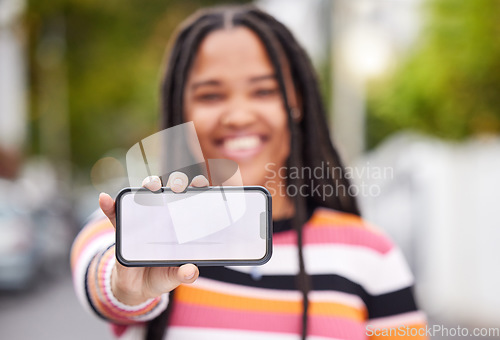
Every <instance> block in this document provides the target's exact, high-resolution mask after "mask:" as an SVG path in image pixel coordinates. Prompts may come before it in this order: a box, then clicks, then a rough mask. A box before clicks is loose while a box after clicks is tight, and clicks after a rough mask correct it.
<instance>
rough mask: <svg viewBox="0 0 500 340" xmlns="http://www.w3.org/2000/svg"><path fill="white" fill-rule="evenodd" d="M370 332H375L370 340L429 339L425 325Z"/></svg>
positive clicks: (411, 325)
mask: <svg viewBox="0 0 500 340" xmlns="http://www.w3.org/2000/svg"><path fill="white" fill-rule="evenodd" d="M370 330H371V331H372V332H374V334H373V335H371V336H370V340H398V339H413V340H415V339H427V336H426V335H425V324H424V323H416V324H410V325H406V326H404V327H394V328H380V329H378V330H377V329H376V328H372V329H370ZM367 334H369V333H367ZM412 334H413V335H412Z"/></svg>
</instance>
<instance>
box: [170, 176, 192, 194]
mask: <svg viewBox="0 0 500 340" xmlns="http://www.w3.org/2000/svg"><path fill="white" fill-rule="evenodd" d="M188 181H189V179H188V177H187V175H186V174H185V173H183V172H180V171H174V172H172V173H171V174H170V176H169V177H168V182H167V187H170V188H171V189H172V191H173V192H183V191H184V190H185V189H186V188H187V186H188Z"/></svg>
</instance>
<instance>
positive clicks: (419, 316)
mask: <svg viewBox="0 0 500 340" xmlns="http://www.w3.org/2000/svg"><path fill="white" fill-rule="evenodd" d="M426 323H427V317H426V316H425V313H424V312H422V311H419V310H417V311H413V312H408V313H404V314H398V315H394V316H387V317H383V318H376V319H371V320H368V321H367V322H366V325H367V326H371V328H392V327H400V326H404V325H412V324H426Z"/></svg>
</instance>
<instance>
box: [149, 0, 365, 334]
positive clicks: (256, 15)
mask: <svg viewBox="0 0 500 340" xmlns="http://www.w3.org/2000/svg"><path fill="white" fill-rule="evenodd" d="M228 23H229V27H228ZM235 26H244V27H247V28H249V29H251V30H252V31H253V32H254V33H255V34H257V36H258V37H259V38H260V40H261V41H262V43H263V44H264V46H265V48H266V51H267V53H268V55H269V58H270V61H271V63H272V65H273V67H274V69H275V72H276V77H277V80H278V83H279V86H280V91H281V95H282V98H283V103H284V105H285V108H286V111H287V113H288V125H289V129H290V134H291V148H290V155H289V157H288V160H287V166H288V169H289V170H288V171H290V169H303V168H304V167H307V168H309V169H315V168H317V167H321V168H325V164H326V169H333V173H330V174H324V176H322V177H321V178H314V179H313V178H303V177H302V176H287V177H288V178H287V186H288V187H295V188H302V187H303V186H311V185H312V186H316V187H319V188H324V187H326V186H329V187H331V188H333V190H334V191H333V192H334V193H335V194H333V195H329V196H325V195H313V194H310V195H307V197H306V196H303V195H300V194H297V195H294V196H293V197H292V199H293V202H294V207H295V215H294V217H293V220H292V225H293V228H294V229H295V230H296V231H297V236H298V241H297V242H298V257H299V269H300V271H299V275H298V276H297V286H298V288H299V289H300V291H301V292H302V296H303V313H302V339H306V336H307V316H308V306H309V300H308V292H309V291H310V290H311V289H312V287H311V280H310V277H309V276H308V275H307V272H306V268H305V264H304V254H303V233H302V228H303V225H304V224H305V222H306V221H307V218H308V213H307V212H308V211H309V210H310V209H313V208H315V207H321V206H323V207H327V208H331V209H335V210H339V211H344V212H348V213H352V214H356V215H359V210H358V206H357V203H356V199H355V197H353V196H352V195H350V193H349V190H348V188H349V187H350V182H349V180H348V179H347V178H346V177H345V176H344V174H345V170H344V167H343V165H342V162H341V160H340V158H339V155H338V153H337V151H336V150H335V148H334V147H333V145H332V143H331V139H330V135H329V132H328V128H327V122H326V112H325V108H324V106H323V101H322V99H321V95H320V91H319V88H318V81H317V79H316V75H315V72H314V69H313V67H312V64H311V62H310V60H309V58H308V56H307V54H306V53H305V51H304V50H303V49H302V47H301V46H300V45H299V44H298V43H297V41H296V40H295V38H294V37H293V35H292V34H291V33H290V31H289V30H288V29H287V28H286V27H285V26H284V25H283V24H281V23H280V22H278V21H277V20H276V19H274V18H273V17H272V16H270V15H268V14H266V13H264V12H262V11H260V10H259V9H257V8H256V7H254V6H248V5H245V6H221V7H213V8H208V9H203V10H200V11H198V12H196V13H195V14H193V15H192V16H191V17H189V18H188V19H187V20H186V21H185V22H184V23H183V24H182V25H181V26H180V28H179V30H178V32H177V35H176V37H175V39H174V41H173V45H172V46H171V48H170V51H171V52H170V55H169V59H168V61H167V63H166V70H165V75H164V78H163V82H162V87H161V99H162V128H163V129H166V128H169V127H172V126H175V125H178V124H181V123H183V122H184V118H183V116H184V115H183V94H184V88H185V84H186V80H187V78H188V73H189V70H190V67H191V65H192V63H193V61H194V58H195V56H196V53H197V50H198V47H199V45H200V43H201V42H202V40H203V39H204V38H205V37H206V36H207V35H208V34H209V33H210V32H213V31H214V30H218V29H224V28H230V27H235ZM283 58H284V59H285V60H286V61H287V63H288V65H289V68H290V73H291V76H292V80H293V84H294V88H295V90H296V93H297V94H298V96H299V97H300V103H299V105H300V107H298V108H293V107H291V105H290V102H289V99H288V97H287V91H286V86H285V84H286V82H285V76H284V72H285V70H284V69H283V62H282V61H283ZM297 109H298V110H299V112H300V113H301V117H300V118H299V119H297V116H296V115H294V114H293V111H294V110H297ZM290 177H292V178H290ZM296 177H299V178H296ZM174 293H175V290H174V291H172V292H171V296H170V299H171V303H170V304H169V308H167V310H166V311H165V312H163V313H162V314H161V315H159V316H158V317H157V318H156V319H154V320H153V321H151V322H150V323H149V324H148V329H147V334H146V339H147V340H159V339H163V337H164V335H165V329H166V325H167V322H168V321H167V320H168V317H169V313H170V311H171V309H172V305H173V304H172V301H173V294H174Z"/></svg>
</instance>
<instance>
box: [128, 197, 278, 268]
mask: <svg viewBox="0 0 500 340" xmlns="http://www.w3.org/2000/svg"><path fill="white" fill-rule="evenodd" d="M267 204H268V203H267V197H266V195H265V193H263V192H262V191H260V190H244V189H243V188H231V190H222V191H221V190H220V187H215V188H210V189H206V190H204V191H191V192H190V191H188V192H186V193H182V194H174V193H172V192H169V191H168V192H163V193H156V194H153V193H150V192H144V191H136V192H134V191H132V192H129V193H128V194H125V195H124V196H123V197H122V198H121V207H120V215H121V216H120V220H121V225H120V235H119V236H120V238H121V255H122V257H123V258H124V259H125V260H126V261H203V260H206V261H216V260H258V259H261V258H263V257H264V256H265V255H266V252H267V241H266V235H267V228H269V226H267V215H266V213H267Z"/></svg>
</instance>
